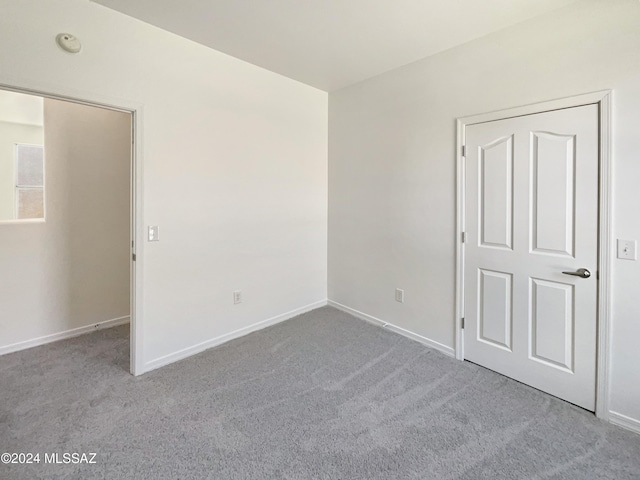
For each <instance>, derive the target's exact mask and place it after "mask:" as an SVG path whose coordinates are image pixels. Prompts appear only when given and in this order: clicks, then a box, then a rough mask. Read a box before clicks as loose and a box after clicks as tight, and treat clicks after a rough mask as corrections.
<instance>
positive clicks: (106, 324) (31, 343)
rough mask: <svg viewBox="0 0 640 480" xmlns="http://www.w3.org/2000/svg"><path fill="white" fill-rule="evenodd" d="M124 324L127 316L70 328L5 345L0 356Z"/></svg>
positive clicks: (126, 321) (0, 348) (127, 319)
mask: <svg viewBox="0 0 640 480" xmlns="http://www.w3.org/2000/svg"><path fill="white" fill-rule="evenodd" d="M125 323H129V315H127V316H126V317H118V318H112V319H111V320H105V321H103V322H98V323H94V324H92V325H86V326H84V327H78V328H72V329H71V330H65V331H64V332H58V333H52V334H51V335H45V336H44V337H38V338H32V339H31V340H25V341H23V342H18V343H12V344H11V345H5V346H4V347H0V355H6V354H7V353H13V352H18V351H20V350H25V349H27V348H32V347H38V346H40V345H46V344H47V343H52V342H57V341H58V340H64V339H67V338H73V337H77V336H79V335H84V334H85V333H91V332H95V331H96V330H103V329H105V328H111V327H117V326H118V325H124V324H125Z"/></svg>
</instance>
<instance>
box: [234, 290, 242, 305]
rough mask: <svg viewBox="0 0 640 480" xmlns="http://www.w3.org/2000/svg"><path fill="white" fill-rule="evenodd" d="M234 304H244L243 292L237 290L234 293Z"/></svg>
mask: <svg viewBox="0 0 640 480" xmlns="http://www.w3.org/2000/svg"><path fill="white" fill-rule="evenodd" d="M233 303H234V304H235V305H237V304H238V303H242V290H236V291H235V292H233Z"/></svg>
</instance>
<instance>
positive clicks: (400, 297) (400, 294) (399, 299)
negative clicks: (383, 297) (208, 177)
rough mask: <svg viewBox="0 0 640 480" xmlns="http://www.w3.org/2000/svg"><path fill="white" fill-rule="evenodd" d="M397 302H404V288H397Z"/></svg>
mask: <svg viewBox="0 0 640 480" xmlns="http://www.w3.org/2000/svg"><path fill="white" fill-rule="evenodd" d="M396 302H400V303H404V290H402V289H400V288H396Z"/></svg>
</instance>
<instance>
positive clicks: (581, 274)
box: [562, 268, 591, 278]
mask: <svg viewBox="0 0 640 480" xmlns="http://www.w3.org/2000/svg"><path fill="white" fill-rule="evenodd" d="M562 273H564V274H565V275H573V276H574V277H580V278H589V277H590V276H591V272H590V271H589V270H587V269H586V268H579V269H578V270H576V271H575V272H562Z"/></svg>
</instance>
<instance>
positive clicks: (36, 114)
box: [0, 86, 141, 374]
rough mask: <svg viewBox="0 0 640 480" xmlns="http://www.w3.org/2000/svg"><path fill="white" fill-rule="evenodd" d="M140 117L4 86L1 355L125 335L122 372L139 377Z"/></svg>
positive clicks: (0, 113) (0, 93)
mask: <svg viewBox="0 0 640 480" xmlns="http://www.w3.org/2000/svg"><path fill="white" fill-rule="evenodd" d="M136 117H137V112H136V110H135V109H130V108H120V107H115V106H112V105H106V104H99V103H93V102H87V101H84V100H79V99H73V98H67V97H61V96H58V95H52V94H47V93H43V92H36V91H30V90H25V89H21V88H15V87H10V86H0V238H1V239H2V244H3V250H4V255H3V256H2V261H1V262H0V270H2V277H4V278H5V279H7V280H6V281H7V285H6V286H5V288H4V289H3V291H4V293H3V294H2V304H3V310H4V311H5V312H7V313H9V315H7V316H6V317H5V318H6V320H5V322H4V323H5V325H4V327H5V329H4V330H5V334H6V335H3V339H2V342H1V344H0V354H6V353H11V352H15V351H19V350H24V349H27V348H31V347H35V346H38V345H43V344H47V343H51V342H54V341H57V340H62V339H66V338H71V337H75V336H78V335H82V334H85V333H89V332H93V331H95V330H102V329H106V328H110V327H118V330H117V331H118V332H120V333H119V335H120V336H124V335H126V336H127V343H128V345H129V347H128V349H126V351H124V350H123V354H122V355H120V356H119V357H118V360H117V363H118V366H120V367H122V368H124V369H125V370H128V371H130V372H131V373H133V374H139V373H141V368H140V365H139V363H140V358H139V355H138V354H139V353H140V352H139V351H138V349H136V344H137V343H139V330H138V329H137V328H136V326H137V325H136V322H137V320H138V318H137V315H136V310H137V308H136V305H137V301H136V282H137V276H136V270H137V268H136V264H137V262H136V248H135V247H136V241H135V239H136V234H135V233H136V212H137V211H138V207H139V205H138V204H137V201H136V197H137V194H136V192H137V188H136V179H137V175H136V170H137V163H136V148H135V143H136V142H135V135H136V128H135V127H136V121H137V118H136ZM125 324H128V325H129V328H128V329H126V330H125V328H126V327H125V326H124V325H125ZM115 331H116V330H114V332H115ZM136 332H138V333H136ZM121 343H122V342H121Z"/></svg>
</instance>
